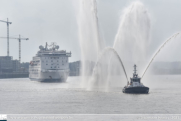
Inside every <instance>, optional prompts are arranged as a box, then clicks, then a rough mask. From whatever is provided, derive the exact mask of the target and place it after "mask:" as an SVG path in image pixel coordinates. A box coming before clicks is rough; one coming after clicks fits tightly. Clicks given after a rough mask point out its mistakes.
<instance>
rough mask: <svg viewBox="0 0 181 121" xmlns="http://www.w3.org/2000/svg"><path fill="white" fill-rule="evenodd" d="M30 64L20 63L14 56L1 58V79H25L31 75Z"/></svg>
mask: <svg viewBox="0 0 181 121" xmlns="http://www.w3.org/2000/svg"><path fill="white" fill-rule="evenodd" d="M28 70H29V63H28V62H27V63H19V60H13V57H12V56H0V78H25V77H28V75H29V72H28Z"/></svg>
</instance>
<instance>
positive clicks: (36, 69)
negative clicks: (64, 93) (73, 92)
mask: <svg viewBox="0 0 181 121" xmlns="http://www.w3.org/2000/svg"><path fill="white" fill-rule="evenodd" d="M39 49H40V50H39V51H38V52H37V54H36V56H34V57H33V59H32V61H31V62H30V65H29V78H30V79H31V80H37V81H48V82H53V81H66V80H67V77H68V75H69V59H68V58H69V57H71V52H69V53H68V52H66V50H58V49H59V46H58V45H56V43H52V44H51V45H48V44H47V43H46V45H45V47H43V46H42V45H41V46H39Z"/></svg>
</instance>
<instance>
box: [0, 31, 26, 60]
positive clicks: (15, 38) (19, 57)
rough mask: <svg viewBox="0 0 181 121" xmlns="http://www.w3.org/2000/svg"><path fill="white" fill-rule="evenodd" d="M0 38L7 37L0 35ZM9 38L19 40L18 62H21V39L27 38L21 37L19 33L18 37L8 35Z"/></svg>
mask: <svg viewBox="0 0 181 121" xmlns="http://www.w3.org/2000/svg"><path fill="white" fill-rule="evenodd" d="M0 38H7V37H0ZM9 39H17V40H18V41H19V63H21V40H29V39H28V38H21V36H20V35H19V38H14V37H9Z"/></svg>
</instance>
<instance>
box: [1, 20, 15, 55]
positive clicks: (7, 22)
mask: <svg viewBox="0 0 181 121" xmlns="http://www.w3.org/2000/svg"><path fill="white" fill-rule="evenodd" d="M0 22H4V23H6V24H7V37H6V38H7V56H9V24H12V22H9V21H8V18H7V21H3V20H0Z"/></svg>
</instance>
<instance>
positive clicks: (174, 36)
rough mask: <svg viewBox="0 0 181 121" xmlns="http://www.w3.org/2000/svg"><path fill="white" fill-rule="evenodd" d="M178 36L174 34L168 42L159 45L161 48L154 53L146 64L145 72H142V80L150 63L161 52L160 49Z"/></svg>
mask: <svg viewBox="0 0 181 121" xmlns="http://www.w3.org/2000/svg"><path fill="white" fill-rule="evenodd" d="M178 34H180V33H176V34H174V35H172V36H171V37H170V38H169V39H168V40H166V41H165V42H164V43H163V44H162V45H161V47H160V48H159V49H158V51H156V53H155V54H154V56H153V57H152V59H151V60H150V62H149V63H148V65H147V67H146V69H145V71H144V72H143V75H142V78H143V77H144V75H145V73H146V71H147V70H148V68H149V67H150V65H151V63H152V61H153V60H154V59H155V57H156V56H157V54H158V53H159V52H160V51H161V50H162V48H163V47H164V46H165V45H166V44H167V43H168V42H169V41H170V40H172V39H174V38H176V37H177V35H178Z"/></svg>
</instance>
